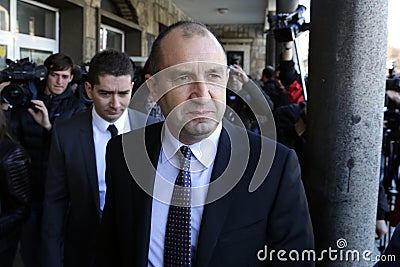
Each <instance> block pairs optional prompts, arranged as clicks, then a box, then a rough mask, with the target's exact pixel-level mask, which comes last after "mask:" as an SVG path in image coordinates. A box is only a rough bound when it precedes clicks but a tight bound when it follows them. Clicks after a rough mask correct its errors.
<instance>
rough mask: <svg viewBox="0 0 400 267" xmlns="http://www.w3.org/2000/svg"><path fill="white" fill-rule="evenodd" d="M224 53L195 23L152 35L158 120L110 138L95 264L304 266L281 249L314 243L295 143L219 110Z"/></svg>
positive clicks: (151, 83) (150, 66) (151, 73)
mask: <svg viewBox="0 0 400 267" xmlns="http://www.w3.org/2000/svg"><path fill="white" fill-rule="evenodd" d="M226 61H227V59H226V55H225V52H224V50H223V48H222V46H221V45H220V44H219V42H218V41H217V39H216V38H215V37H214V35H212V33H211V32H209V31H208V30H207V28H206V27H205V26H204V25H202V24H199V23H196V22H178V23H176V24H174V25H172V26H170V27H169V28H167V30H166V31H164V32H162V33H161V34H160V35H159V37H158V38H157V40H156V41H155V42H154V44H153V48H152V52H151V54H150V57H149V59H148V61H147V63H146V67H145V71H147V72H146V73H148V74H147V75H146V78H147V81H146V84H147V86H148V89H149V90H150V92H151V94H152V96H153V98H154V99H155V100H156V101H157V102H158V103H159V104H160V107H161V109H162V112H163V114H164V116H165V118H166V120H165V123H158V124H154V125H151V126H148V127H146V128H145V129H142V130H137V131H132V132H130V133H128V134H124V135H122V136H118V137H117V138H114V139H113V140H111V141H110V142H109V144H108V147H107V153H106V165H107V166H106V169H107V170H106V182H107V195H106V204H105V209H104V213H103V220H102V223H101V226H100V228H101V229H100V235H99V241H98V244H99V248H98V251H97V252H98V257H97V258H96V266H120V267H128V266H129V267H132V266H142V267H145V266H160V267H161V266H266V265H268V266H276V265H279V266H281V265H285V264H286V265H288V266H313V263H312V262H310V261H307V260H302V258H301V257H300V258H299V259H297V260H290V259H289V257H288V254H289V253H290V251H292V250H295V251H297V252H298V253H299V254H300V256H301V254H302V251H304V250H308V249H312V248H313V234H312V227H311V221H310V217H309V212H308V207H307V201H306V197H305V193H304V189H303V185H302V182H301V179H300V169H299V165H298V161H297V158H296V156H295V153H294V152H293V151H292V150H289V149H287V148H285V147H283V146H282V145H279V144H277V143H275V142H273V141H272V140H269V139H266V138H264V137H261V136H259V135H256V134H253V133H250V132H247V131H246V130H245V129H242V128H239V127H237V126H234V125H232V124H230V123H229V122H227V121H225V120H222V117H223V115H224V112H225V107H226V105H225V95H226V85H227V80H228V77H229V71H228V68H227V66H226ZM279 250H284V253H286V255H282V253H283V252H281V253H280V257H279V258H278V257H276V253H277V252H278V251H279ZM271 252H272V253H271ZM274 252H275V254H274ZM285 258H286V260H287V261H282V260H284V259H285Z"/></svg>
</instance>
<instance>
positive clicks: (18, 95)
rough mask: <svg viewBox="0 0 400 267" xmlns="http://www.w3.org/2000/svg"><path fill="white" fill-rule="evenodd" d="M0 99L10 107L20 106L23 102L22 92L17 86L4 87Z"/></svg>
mask: <svg viewBox="0 0 400 267" xmlns="http://www.w3.org/2000/svg"><path fill="white" fill-rule="evenodd" d="M1 98H2V99H3V101H4V102H6V103H8V104H10V105H13V106H15V105H22V104H23V102H24V90H23V88H22V87H21V86H19V85H18V84H10V85H8V86H6V87H4V89H3V91H2V92H1Z"/></svg>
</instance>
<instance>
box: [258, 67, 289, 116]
mask: <svg viewBox="0 0 400 267" xmlns="http://www.w3.org/2000/svg"><path fill="white" fill-rule="evenodd" d="M275 75H277V74H276V70H275V68H274V67H272V66H267V67H265V68H264V69H263V71H262V76H261V84H262V85H261V88H262V89H263V90H264V92H265V93H266V94H267V95H268V96H269V97H270V98H271V100H272V102H273V103H274V110H275V109H277V108H278V107H280V106H284V105H287V104H288V103H289V102H288V95H287V93H286V89H285V87H283V86H282V87H279V86H277V85H276V81H277V80H275Z"/></svg>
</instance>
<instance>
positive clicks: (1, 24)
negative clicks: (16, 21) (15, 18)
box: [0, 0, 10, 31]
mask: <svg viewBox="0 0 400 267" xmlns="http://www.w3.org/2000/svg"><path fill="white" fill-rule="evenodd" d="M0 30H2V31H10V0H0Z"/></svg>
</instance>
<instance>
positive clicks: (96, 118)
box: [92, 107, 128, 133]
mask: <svg viewBox="0 0 400 267" xmlns="http://www.w3.org/2000/svg"><path fill="white" fill-rule="evenodd" d="M127 118H128V109H125V111H124V112H123V113H122V114H121V116H120V117H119V118H118V120H116V121H114V123H110V122H108V121H106V120H104V119H103V118H102V117H100V115H99V114H97V112H96V109H95V108H94V107H93V108H92V120H93V124H94V126H96V128H97V129H99V131H101V132H106V131H107V128H108V126H109V125H110V124H114V125H115V127H117V130H118V133H124V132H126V130H125V126H126V124H125V121H126V120H127Z"/></svg>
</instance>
